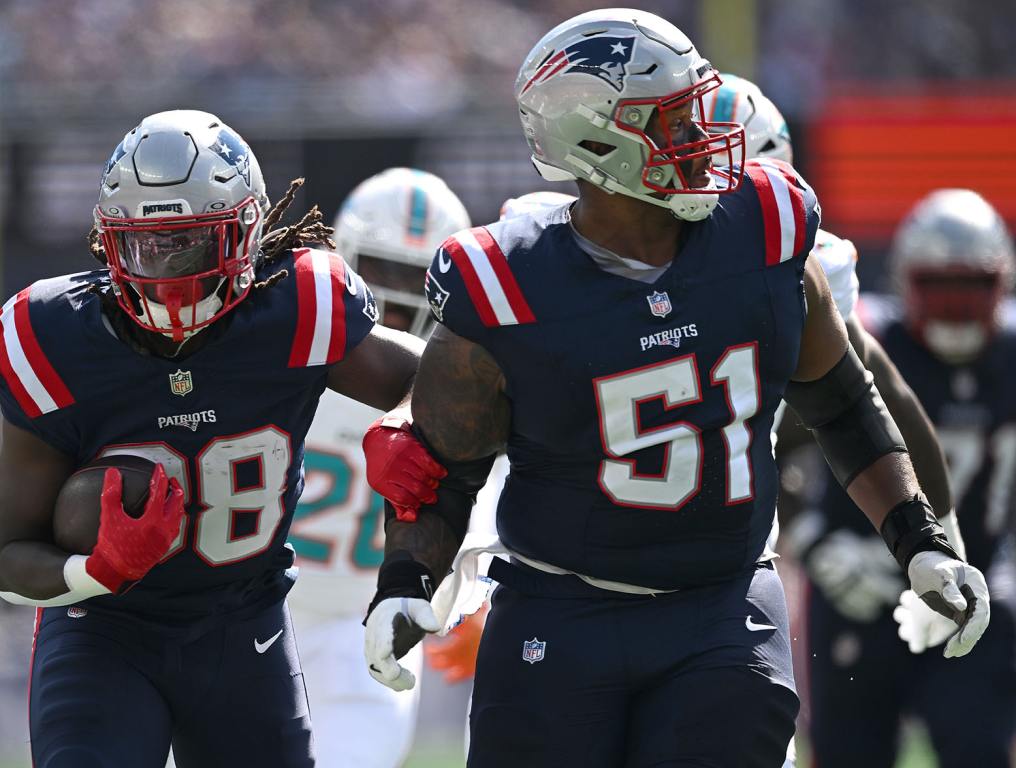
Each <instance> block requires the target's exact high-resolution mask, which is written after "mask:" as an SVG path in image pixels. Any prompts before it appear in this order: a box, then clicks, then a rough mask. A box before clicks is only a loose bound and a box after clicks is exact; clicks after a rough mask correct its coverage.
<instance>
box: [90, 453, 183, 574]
mask: <svg viewBox="0 0 1016 768" xmlns="http://www.w3.org/2000/svg"><path fill="white" fill-rule="evenodd" d="M101 498H102V501H101V512H100V515H99V538H98V542H97V543H96V545H95V549H94V550H93V551H92V554H91V555H90V556H89V557H88V560H87V561H86V563H85V568H86V570H87V571H88V574H89V575H90V576H91V577H92V578H93V579H95V580H96V581H98V582H99V583H100V584H102V585H103V586H104V587H106V589H108V590H109V591H110V592H113V593H116V592H119V591H120V590H121V589H122V588H123V586H124V585H125V584H127V583H129V582H133V581H137V580H138V579H140V578H142V577H143V576H144V575H145V574H146V573H148V572H149V571H150V570H151V569H152V568H153V567H155V565H156V564H157V563H158V562H159V561H160V560H161V559H162V558H163V556H165V554H166V552H167V550H169V547H170V545H171V544H172V543H173V540H174V539H175V538H176V537H177V535H178V534H179V533H180V524H181V522H182V521H183V514H184V503H183V489H181V488H180V484H179V483H178V482H177V481H176V480H175V479H174V478H168V477H167V476H166V471H165V469H163V467H162V465H161V464H157V465H156V466H155V470H154V471H153V472H152V479H151V481H150V482H149V484H148V500H147V501H146V502H145V508H144V510H143V511H142V513H141V515H140V516H139V517H136V518H135V517H131V516H130V515H128V514H127V512H126V511H125V510H124V507H123V477H122V476H121V475H120V471H119V470H117V469H114V468H112V467H110V468H109V469H107V470H106V474H105V477H104V479H103V486H102V497H101Z"/></svg>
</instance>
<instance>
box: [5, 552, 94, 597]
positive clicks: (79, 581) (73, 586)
mask: <svg viewBox="0 0 1016 768" xmlns="http://www.w3.org/2000/svg"><path fill="white" fill-rule="evenodd" d="M87 560H88V558H87V557H85V556H84V555H71V556H70V557H68V558H67V561H66V562H65V563H64V567H63V576H64V582H65V583H66V584H67V589H68V590H69V591H67V592H64V593H63V594H62V595H57V596H56V597H51V598H49V599H48V600H34V599H32V598H30V597H22V596H21V595H18V594H15V593H14V592H0V598H3V599H4V600H6V601H7V602H8V603H12V604H13V605H32V606H35V607H36V608H55V607H57V606H61V605H73V604H74V603H80V602H82V601H83V600H88V599H89V598H91V597H98V596H99V595H108V594H110V591H109V590H108V589H106V588H105V587H104V586H102V584H100V583H99V582H97V581H96V580H95V579H93V578H92V577H91V576H89V575H88V571H87V570H86V569H85V563H86V561H87Z"/></svg>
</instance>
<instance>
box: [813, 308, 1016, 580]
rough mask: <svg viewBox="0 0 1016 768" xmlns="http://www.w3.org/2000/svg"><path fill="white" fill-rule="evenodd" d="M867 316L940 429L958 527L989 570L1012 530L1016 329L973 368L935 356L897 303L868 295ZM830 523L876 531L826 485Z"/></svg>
mask: <svg viewBox="0 0 1016 768" xmlns="http://www.w3.org/2000/svg"><path fill="white" fill-rule="evenodd" d="M862 304H863V307H864V311H863V312H862V317H863V318H864V320H865V323H866V325H867V326H868V329H869V330H870V331H871V332H872V333H873V334H874V335H875V336H876V337H877V338H878V339H879V340H880V341H881V342H882V345H883V346H884V347H885V350H886V352H887V354H888V355H889V359H890V360H892V361H893V363H894V364H895V365H896V367H897V368H898V369H899V371H900V374H901V375H902V376H903V378H904V380H905V381H906V382H907V384H909V385H910V387H911V388H912V389H913V390H914V393H915V394H916V395H917V398H918V400H920V401H921V405H923V406H924V409H925V411H927V413H928V417H929V418H930V419H931V421H932V423H933V424H934V425H935V429H936V431H937V432H938V438H939V442H940V443H941V445H942V449H943V451H944V452H945V455H946V460H947V461H948V463H949V481H950V487H951V488H952V495H953V503H954V504H955V505H956V513H957V517H958V519H959V522H960V530H961V532H962V533H963V540H964V542H965V543H966V547H967V557H968V559H969V560H970V563H971V564H972V565H975V566H977V567H978V568H980V569H982V570H984V571H986V570H987V568H988V566H989V565H990V563H991V562H992V559H993V558H994V556H995V554H996V551H997V549H998V545H999V544H1000V542H1001V541H1002V540H1003V539H1004V537H1005V536H1006V535H1007V534H1008V533H1009V526H1010V521H1011V516H1012V503H1013V494H1012V491H1013V484H1014V483H1016V398H1014V397H1013V395H1012V381H1013V377H1014V376H1016V326H1014V325H1012V324H1006V325H1005V326H1003V328H1002V329H1001V330H1000V332H999V333H998V334H997V335H996V336H994V338H993V339H992V340H991V342H990V343H989V344H988V346H987V348H986V349H985V351H984V353H983V354H982V355H981V356H980V357H979V358H978V359H977V360H976V361H974V362H972V363H970V364H968V365H950V364H948V363H946V362H943V361H942V360H940V359H939V358H937V357H935V356H934V355H933V354H931V352H929V351H928V349H927V348H926V347H925V346H924V345H923V344H921V343H920V342H919V341H918V340H917V339H916V338H915V337H914V336H913V335H912V334H911V333H910V331H909V330H908V329H907V327H906V325H905V322H904V319H903V317H902V313H901V312H900V307H899V305H898V303H896V302H894V301H889V300H885V299H883V298H880V297H872V296H866V297H865V298H864V300H863V302H862ZM823 508H824V510H825V512H826V514H827V515H828V516H829V525H830V526H833V527H847V528H851V529H852V530H855V531H858V532H862V533H865V534H872V533H873V531H872V528H871V524H870V523H868V522H867V520H866V519H865V517H864V516H863V515H861V514H859V513H858V511H857V508H856V507H855V506H854V505H853V502H851V501H850V497H849V496H847V494H846V493H845V492H844V491H843V490H842V489H841V488H840V487H839V486H838V485H837V484H836V483H835V482H830V483H828V485H827V487H826V491H825V500H824V502H823Z"/></svg>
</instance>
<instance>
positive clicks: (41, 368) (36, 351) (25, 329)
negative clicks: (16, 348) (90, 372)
mask: <svg viewBox="0 0 1016 768" xmlns="http://www.w3.org/2000/svg"><path fill="white" fill-rule="evenodd" d="M28 292H29V289H28V288H25V289H24V290H22V291H21V292H20V293H19V294H18V298H17V299H16V300H15V301H14V307H13V310H14V328H15V330H16V331H17V334H18V341H19V342H20V343H21V349H22V351H24V353H25V358H27V360H28V364H29V365H30V366H32V370H33V371H35V375H36V377H37V378H38V379H39V382H40V383H41V384H42V386H43V387H44V388H45V390H46V392H47V393H49V396H50V397H51V398H52V400H53V402H54V403H56V407H57V408H66V407H67V406H68V405H73V404H74V398H73V397H72V396H71V392H70V390H69V389H67V385H66V384H64V382H63V379H61V378H60V376H59V374H57V372H56V370H55V369H54V368H53V366H52V365H50V362H49V359H48V358H47V357H46V355H44V354H43V352H42V347H40V346H39V340H38V339H37V338H35V332H34V331H33V330H32V320H31V318H30V317H29V314H28Z"/></svg>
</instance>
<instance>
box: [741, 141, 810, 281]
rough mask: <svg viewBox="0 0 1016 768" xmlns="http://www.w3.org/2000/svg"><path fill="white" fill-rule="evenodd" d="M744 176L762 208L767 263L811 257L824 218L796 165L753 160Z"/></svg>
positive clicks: (761, 159) (772, 263)
mask: <svg viewBox="0 0 1016 768" xmlns="http://www.w3.org/2000/svg"><path fill="white" fill-rule="evenodd" d="M744 177H745V180H746V181H748V184H745V185H744V186H747V187H750V188H751V189H752V190H753V191H754V193H755V196H756V197H757V199H758V202H759V205H760V206H761V211H762V224H763V229H764V230H765V260H766V264H767V265H768V266H773V265H776V264H780V263H782V262H784V261H787V260H789V259H794V258H803V257H805V256H807V254H808V253H809V252H810V251H811V249H812V246H813V244H814V242H815V233H816V231H817V230H818V226H819V221H820V219H821V217H822V209H821V207H820V206H819V204H818V198H816V197H815V192H814V191H813V190H812V188H811V187H810V186H809V185H808V182H806V181H805V180H804V179H803V178H802V177H801V175H800V174H799V173H798V172H797V171H795V170H794V167H793V166H792V165H790V164H789V163H786V162H784V161H783V160H776V159H773V158H759V159H757V160H749V161H748V162H746V163H745V164H744ZM744 194H749V195H750V194H751V193H750V192H745V193H744Z"/></svg>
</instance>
